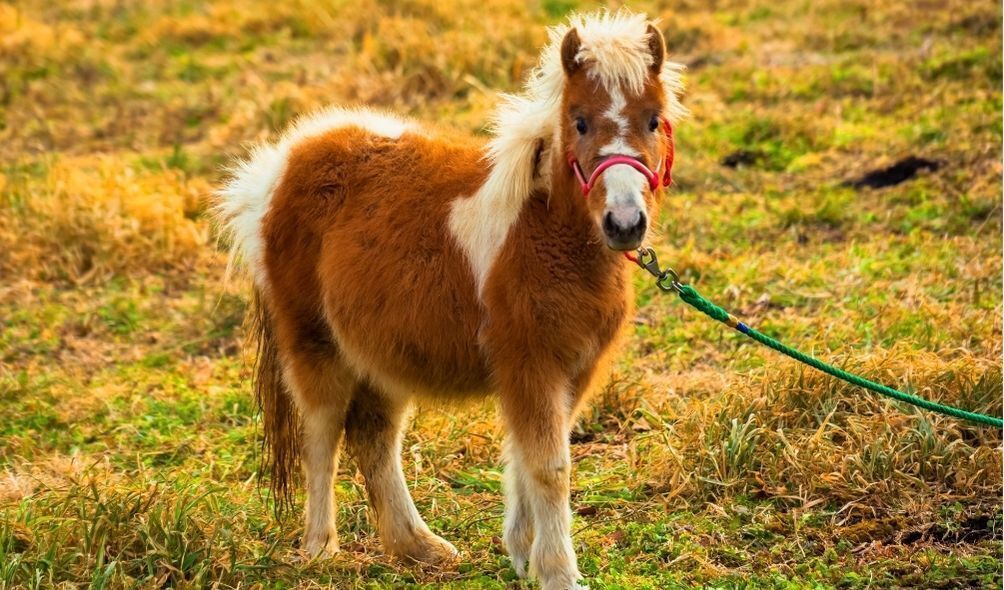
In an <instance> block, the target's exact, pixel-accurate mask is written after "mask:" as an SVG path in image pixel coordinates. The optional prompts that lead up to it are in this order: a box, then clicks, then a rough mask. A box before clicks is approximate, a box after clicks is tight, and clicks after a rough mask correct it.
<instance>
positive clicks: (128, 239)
mask: <svg viewBox="0 0 1004 590" xmlns="http://www.w3.org/2000/svg"><path fill="white" fill-rule="evenodd" d="M711 4H714V5H715V8H716V9H715V10H711V9H710V8H708V7H707V3H705V2H699V1H688V0H681V1H677V2H667V3H649V2H639V3H636V4H634V5H633V7H634V8H635V9H636V10H646V11H648V12H649V13H650V14H652V15H655V16H660V17H661V18H662V21H661V25H660V26H661V27H662V29H663V30H664V31H665V34H666V37H667V40H668V42H669V46H670V51H671V53H672V54H673V56H674V57H675V59H677V60H679V61H683V62H685V63H686V64H688V65H689V72H688V74H687V79H688V85H689V90H688V93H687V96H686V104H687V105H688V106H689V107H690V108H691V110H692V111H693V117H692V119H691V120H689V121H688V122H686V123H683V124H681V125H680V126H679V129H678V139H679V146H678V160H677V161H678V168H677V179H678V184H677V186H676V188H675V189H674V190H673V191H672V194H671V195H670V196H669V197H668V199H667V200H666V204H665V208H664V215H663V216H662V220H661V231H660V232H659V234H658V235H657V236H656V237H655V238H653V240H652V243H653V245H654V246H655V247H656V248H657V250H658V251H659V253H660V255H661V258H662V259H663V260H664V261H671V262H672V264H673V265H674V266H675V267H676V268H677V270H680V271H681V272H682V274H683V276H684V277H685V279H686V280H688V281H691V282H693V283H695V284H697V285H698V286H699V288H700V289H701V291H702V292H703V293H704V294H706V295H707V296H709V297H710V298H712V299H713V300H715V301H717V302H718V303H719V304H721V305H723V306H725V307H727V308H730V309H731V310H733V311H735V312H737V313H738V314H740V315H742V316H744V317H745V318H746V319H748V320H749V321H750V322H752V323H753V324H754V325H757V326H760V327H761V328H762V329H763V330H764V331H765V332H767V333H772V334H776V335H778V336H780V337H781V338H782V339H783V340H785V341H787V342H788V343H789V344H792V345H794V346H797V347H799V348H802V349H804V350H807V351H813V352H815V353H817V354H818V355H820V356H821V357H823V358H824V359H828V360H832V361H834V362H835V363H836V364H837V365H840V366H845V367H848V368H850V369H852V370H855V371H860V372H862V373H864V374H865V375H867V376H870V377H872V378H875V379H878V380H881V381H884V382H887V383H889V384H891V385H893V386H898V387H902V388H907V389H910V390H913V391H917V392H919V393H921V394H923V395H925V396H927V397H930V398H934V399H938V400H942V401H945V402H949V403H954V404H959V405H961V406H964V407H966V408H970V409H974V410H977V411H982V412H989V413H993V414H997V415H1000V414H1001V354H1002V346H1001V328H1002V326H1001V312H1002V307H1001V297H1002V290H1001V281H1002V274H1001V230H1002V223H1001V217H1002V214H1001V172H1002V170H1001V8H1000V4H999V3H996V2H964V1H961V0H950V1H948V2H940V1H939V2H932V1H925V2H911V3H903V2H893V1H881V2H879V1H866V0H851V1H845V0H822V1H819V2H806V1H800V0H771V1H765V0H754V1H752V2H731V1H719V2H714V3H711ZM591 7H592V5H591V4H581V5H580V4H579V3H578V2H576V1H575V0H541V1H540V2H536V1H534V2H526V1H524V0H502V1H500V2H492V3H491V7H490V9H488V10H486V3H484V2H476V1H473V0H457V1H455V2H445V1H441V0H393V1H388V2H374V1H373V0H362V1H361V2H347V1H343V0H325V1H322V2H316V3H315V2H309V1H307V0H290V1H287V2H266V1H264V0H241V1H238V0H220V1H218V2H214V3H212V5H211V6H205V5H204V3H202V2H196V1H194V0H181V1H170V2H168V1H166V0H154V1H142V2H140V1H132V0H124V1H123V0H60V1H56V0H36V1H32V2H18V1H15V2H13V3H3V4H0V73H2V76H0V588H4V587H9V588H15V587H16V588H21V587H27V588H35V587H52V586H58V587H75V586H85V585H93V586H95V587H98V588H126V587H166V586H170V587H200V586H213V587H221V588H228V587H290V586H297V587H311V586H315V585H317V586H319V585H325V584H333V585H334V586H335V587H339V588H348V587H385V586H399V585H414V586H415V587H444V588H503V587H516V588H523V587H528V586H527V585H526V584H525V583H519V582H515V581H514V577H515V576H514V573H513V570H512V569H511V567H510V565H509V562H508V559H507V558H506V556H505V555H504V554H503V552H502V549H501V547H500V542H499V538H498V536H499V531H500V526H501V517H502V505H501V501H500V497H499V481H500V466H499V464H498V457H499V443H500V438H501V436H500V432H499V430H498V429H497V427H496V425H495V421H494V416H495V412H494V408H493V405H492V403H485V404H484V405H481V406H474V407H469V408H466V409H464V410H462V411H449V410H446V409H443V408H423V409H421V410H420V411H419V412H418V414H417V417H416V420H415V425H414V428H413V429H412V431H411V433H410V434H409V436H408V438H407V440H406V443H405V456H406V471H407V474H408V479H409V481H410V484H411V487H412V489H413V493H414V496H415V498H416V501H417V503H418V505H419V506H420V509H421V510H422V512H423V513H424V515H425V516H426V517H427V519H428V521H429V523H430V525H431V526H432V527H433V528H434V529H435V530H437V531H439V532H440V533H442V534H443V535H444V536H445V537H446V538H448V539H450V540H452V541H453V542H454V543H455V544H456V545H457V546H458V547H459V548H460V549H461V551H462V553H463V555H462V559H461V561H460V563H459V564H456V565H454V566H452V567H450V568H446V569H433V568H424V569H423V568H412V567H407V566H403V565H401V564H398V563H396V562H394V561H393V560H390V559H388V558H386V557H385V556H383V555H382V554H381V551H380V547H379V544H378V543H377V542H376V540H375V538H374V534H373V527H372V525H371V523H370V521H369V520H368V514H367V508H366V506H365V503H364V500H363V493H362V487H361V481H360V478H359V476H358V475H356V474H355V468H354V465H353V464H352V462H351V461H344V462H343V465H342V469H341V473H340V478H339V481H338V489H337V497H338V500H339V502H340V504H339V514H338V526H339V530H340V532H341V538H342V547H343V552H342V553H341V554H340V555H339V556H337V557H336V558H335V559H333V560H330V561H324V562H315V563H303V562H302V560H299V559H298V558H297V552H296V549H295V547H296V544H297V537H298V535H299V532H300V525H299V522H298V519H299V514H297V515H295V516H294V518H293V519H292V520H290V521H287V522H285V523H283V524H277V523H276V521H275V520H274V519H273V518H272V516H271V514H270V505H269V503H268V501H267V498H265V497H263V496H262V494H261V492H260V491H259V487H258V486H257V485H256V465H257V458H256V449H257V446H258V443H257V439H256V420H255V417H254V411H253V404H252V401H251V396H250V394H249V386H248V382H247V375H248V371H247V369H246V363H245V361H246V359H245V358H244V357H243V356H242V355H241V353H240V343H241V337H242V332H241V323H242V318H243V314H244V311H245V303H244V300H245V299H244V296H245V295H246V285H242V284H240V283H239V282H238V283H234V284H232V285H229V286H227V287H223V286H222V285H221V280H220V279H221V276H222V274H223V269H224V265H225V264H224V260H223V255H222V254H221V252H220V251H219V249H218V248H217V247H216V246H215V245H214V244H215V236H214V234H213V229H212V228H211V225H210V223H209V221H208V219H207V216H206V213H205V198H206V196H207V195H208V194H209V192H210V191H211V190H212V187H213V186H215V185H216V184H217V183H218V182H219V181H220V179H221V177H222V172H221V167H222V166H223V165H224V164H225V163H226V162H227V161H229V159H230V158H232V157H233V156H235V155H237V154H240V153H242V150H243V147H244V146H245V145H246V144H247V142H250V141H252V140H258V139H262V138H265V137H268V136H269V135H270V134H271V133H274V132H275V131H276V130H277V129H281V128H282V127H283V126H285V125H286V124H287V123H288V122H289V120H290V118H291V117H293V116H294V115H296V114H298V113H302V112H304V111H308V110H310V109H313V108H316V107H318V106H320V105H322V104H328V103H343V104H344V103H365V104H370V105H378V106H383V107H387V108H389V109H393V110H395V111H399V112H404V113H407V114H410V115H413V116H415V117H416V118H418V119H421V120H426V121H439V122H442V123H443V124H449V125H454V126H456V127H459V128H460V129H464V130H469V131H470V132H472V133H483V130H482V125H483V123H484V122H485V120H486V117H487V113H488V112H489V111H490V109H491V107H492V105H493V103H494V95H493V93H492V90H496V89H498V90H515V89H516V88H517V87H518V84H519V81H520V80H521V79H522V77H524V76H525V75H526V73H527V71H528V69H529V68H530V67H531V66H532V65H533V63H534V61H535V58H536V52H537V50H538V48H539V47H540V46H541V45H542V43H543V41H544V39H545V34H544V29H543V25H545V24H547V23H551V22H555V21H556V20H557V19H560V18H561V16H562V15H563V14H564V13H565V12H566V11H568V10H570V9H573V8H582V9H588V8H591ZM737 150H744V151H745V152H747V154H746V156H745V158H739V159H744V160H745V161H746V163H745V164H744V165H742V166H739V167H738V168H734V169H733V168H728V167H725V166H723V165H722V164H721V163H720V161H721V160H722V159H723V158H724V157H725V156H727V155H729V154H731V153H734V152H736V151H737ZM907 155H918V156H922V157H925V158H928V159H931V160H936V161H938V162H940V163H941V167H940V168H939V169H938V170H937V171H936V172H925V173H922V174H920V175H919V176H918V177H917V178H915V179H912V180H909V181H907V182H904V183H902V184H899V185H897V186H894V187H890V188H885V189H880V190H861V191H857V190H853V189H851V188H847V187H845V186H842V184H841V183H842V181H844V180H846V179H850V178H854V177H856V176H858V175H860V174H861V173H862V172H864V171H866V170H868V169H872V168H876V167H880V166H884V165H888V164H890V163H892V162H893V161H895V160H897V159H899V158H900V157H903V156H907ZM636 285H637V288H638V289H637V300H638V303H639V310H638V314H637V318H636V319H635V321H634V323H633V330H632V333H631V334H629V335H628V338H627V340H626V342H625V345H624V354H623V355H622V356H621V358H620V360H619V361H618V362H617V363H616V365H615V367H614V369H613V378H612V381H611V384H610V385H609V386H607V387H606V388H605V389H603V390H602V391H600V392H598V394H597V395H596V397H595V402H594V404H593V405H592V409H591V410H589V411H587V412H586V413H585V415H584V416H583V417H582V421H581V425H580V427H579V428H578V429H577V430H576V432H575V435H574V441H573V442H574V444H573V447H572V449H573V454H574V457H575V472H574V490H575V491H574V497H573V506H574V509H575V511H576V517H575V523H574V529H575V537H574V540H575V544H576V545H577V548H578V552H579V555H580V559H581V569H582V571H583V573H584V574H585V575H586V576H587V578H588V581H589V583H590V584H591V587H592V588H594V589H597V588H676V587H680V588H684V587H692V586H697V585H706V586H707V587H716V588H739V587H743V588H747V587H750V588H752V587H757V588H760V587H763V588H832V587H837V588H885V587H895V586H901V587H927V588H957V587H968V588H1000V586H1001V580H1002V577H1001V551H1002V545H1001V534H1002V515H1001V493H1002V477H1001V470H1002V464H1001V435H1000V433H998V432H992V431H990V430H983V429H979V428H976V427H972V426H969V425H965V424H960V423H958V422H956V421H954V420H950V419H943V418H940V417H937V416H931V415H927V414H922V413H918V412H916V411H913V410H912V409H910V408H909V407H904V406H902V405H900V404H897V403H892V402H889V401H885V400H882V399H878V398H876V397H874V396H872V395H870V394H865V393H863V392H861V391H858V390H855V389H853V388H850V387H847V386H845V385H842V384H840V383H836V382H834V381H833V380H831V379H828V378H823V377H821V376H819V375H817V374H815V373H812V372H808V371H805V370H803V369H802V368H801V367H800V366H798V365H796V364H794V363H793V362H789V361H787V360H784V359H782V358H779V357H778V356H776V355H775V354H773V353H770V352H768V351H765V350H762V349H761V348H759V347H757V346H755V345H754V344H751V343H749V342H747V341H745V340H743V339H742V338H741V337H738V336H736V335H733V334H731V333H729V332H728V331H727V330H726V329H725V328H723V327H722V326H720V325H718V324H715V323H714V322H712V321H710V320H708V319H707V318H703V317H698V315H697V314H696V312H694V311H692V310H690V309H689V308H687V307H686V306H685V305H683V304H682V303H680V302H678V301H676V300H675V298H674V297H671V296H664V295H661V294H659V293H658V292H657V291H656V290H655V288H654V287H653V286H652V285H651V283H650V281H649V279H648V278H647V277H645V276H643V275H642V274H641V273H638V274H637V278H636ZM402 288H407V286H406V285H403V286H402Z"/></svg>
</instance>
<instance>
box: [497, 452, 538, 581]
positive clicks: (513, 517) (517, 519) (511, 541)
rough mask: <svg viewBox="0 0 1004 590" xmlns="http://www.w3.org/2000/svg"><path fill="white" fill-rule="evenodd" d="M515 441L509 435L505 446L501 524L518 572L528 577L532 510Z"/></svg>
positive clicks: (508, 549)
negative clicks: (515, 450)
mask: <svg viewBox="0 0 1004 590" xmlns="http://www.w3.org/2000/svg"><path fill="white" fill-rule="evenodd" d="M512 445H513V443H512V440H511V438H509V437H507V438H506V440H505V443H504V444H503V450H502V455H503V461H504V462H505V471H504V472H503V489H504V491H505V522H504V523H503V524H502V539H503V542H504V543H505V548H506V551H507V552H508V553H509V558H510V559H511V560H512V567H513V569H515V570H516V575H517V576H519V577H520V578H525V577H526V567H527V564H528V563H529V561H530V548H531V546H532V545H533V513H532V511H531V509H530V500H529V497H528V496H527V494H528V490H527V481H526V478H527V474H526V472H525V471H524V469H523V463H522V462H521V461H519V460H517V458H516V457H514V453H513V449H512Z"/></svg>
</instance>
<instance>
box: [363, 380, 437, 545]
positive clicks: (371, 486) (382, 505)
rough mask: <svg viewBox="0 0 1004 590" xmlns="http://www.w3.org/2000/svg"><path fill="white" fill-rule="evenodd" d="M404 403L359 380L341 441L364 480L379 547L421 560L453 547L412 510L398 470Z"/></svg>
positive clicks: (402, 475)
mask: <svg viewBox="0 0 1004 590" xmlns="http://www.w3.org/2000/svg"><path fill="white" fill-rule="evenodd" d="M408 406H409V403H408V402H407V401H403V400H400V399H395V398H391V397H390V396H387V395H384V394H382V393H380V392H379V391H377V390H376V389H375V388H373V387H371V386H369V385H367V384H362V383H360V384H359V385H358V387H357V389H356V392H355V394H354V395H353V398H352V403H351V405H350V406H349V412H348V416H347V418H346V422H345V431H346V443H347V445H348V449H349V452H350V453H351V454H352V456H353V457H355V459H356V462H357V463H358V465H359V470H360V471H361V472H362V474H363V478H364V479H365V481H366V491H367V493H368V494H369V498H370V506H371V507H372V508H373V511H374V512H375V513H376V521H377V530H378V531H379V532H380V538H381V539H382V540H383V544H384V549H385V550H386V551H387V552H388V553H390V554H392V555H397V556H399V557H404V558H408V559H413V560H415V561H421V562H426V563H436V562H440V561H443V560H445V559H450V558H452V557H454V556H455V555H456V554H457V550H456V549H455V548H454V547H453V545H451V544H450V543H448V542H447V541H445V540H444V539H442V538H441V537H439V536H437V535H435V534H433V533H432V531H430V530H429V527H428V526H427V525H426V524H425V521H423V520H422V517H421V516H420V515H419V514H418V509H417V508H415V503H414V502H413V501H412V499H411V495H410V494H409V493H408V488H407V485H406V484H405V479H404V472H403V471H402V469H401V439H402V437H403V434H404V425H405V423H406V422H407V418H408V410H409V407H408Z"/></svg>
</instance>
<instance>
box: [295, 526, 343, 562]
mask: <svg viewBox="0 0 1004 590" xmlns="http://www.w3.org/2000/svg"><path fill="white" fill-rule="evenodd" d="M303 551H304V552H305V553H306V554H307V557H308V558H309V559H325V558H328V557H332V556H333V555H334V554H335V553H338V535H336V534H335V533H333V532H332V533H324V534H317V535H314V534H311V535H308V536H306V537H305V538H304V539H303Z"/></svg>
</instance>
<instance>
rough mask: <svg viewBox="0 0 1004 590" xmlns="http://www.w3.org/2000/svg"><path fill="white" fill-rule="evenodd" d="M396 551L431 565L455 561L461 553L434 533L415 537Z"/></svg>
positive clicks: (404, 556) (408, 557)
mask: <svg viewBox="0 0 1004 590" xmlns="http://www.w3.org/2000/svg"><path fill="white" fill-rule="evenodd" d="M395 553H397V554H398V555H400V556H401V557H403V558H404V559H407V560H410V561H414V562H418V563H425V564H430V565H432V564H441V563H444V562H449V561H453V560H455V559H456V558H457V556H458V555H459V554H460V553H459V552H458V551H457V548H456V547H454V546H453V545H452V544H451V543H450V542H449V541H447V540H446V539H444V538H442V537H440V536H439V535H435V534H433V533H428V534H425V535H421V536H417V537H415V538H414V539H413V540H412V542H411V543H410V544H408V546H406V547H400V548H399V549H398V550H397V551H395Z"/></svg>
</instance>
